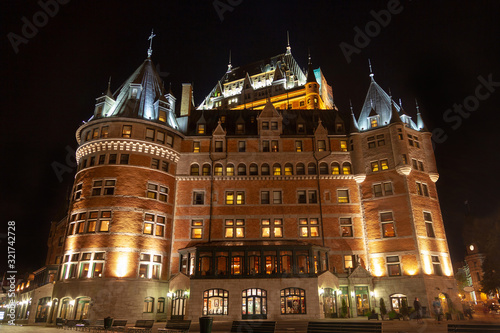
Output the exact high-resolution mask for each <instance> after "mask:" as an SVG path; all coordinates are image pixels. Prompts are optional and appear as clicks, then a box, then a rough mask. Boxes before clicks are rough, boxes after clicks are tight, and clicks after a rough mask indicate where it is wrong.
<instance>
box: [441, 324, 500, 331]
mask: <svg viewBox="0 0 500 333" xmlns="http://www.w3.org/2000/svg"><path fill="white" fill-rule="evenodd" d="M448 332H500V325H490V324H472V325H468V324H448Z"/></svg>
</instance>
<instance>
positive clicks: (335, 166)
mask: <svg viewBox="0 0 500 333" xmlns="http://www.w3.org/2000/svg"><path fill="white" fill-rule="evenodd" d="M331 167H332V175H340V165H339V164H338V163H336V162H333V163H332V165H331Z"/></svg>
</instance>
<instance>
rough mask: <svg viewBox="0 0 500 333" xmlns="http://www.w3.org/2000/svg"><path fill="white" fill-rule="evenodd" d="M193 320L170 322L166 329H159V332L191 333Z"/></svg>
mask: <svg viewBox="0 0 500 333" xmlns="http://www.w3.org/2000/svg"><path fill="white" fill-rule="evenodd" d="M189 327H191V320H169V321H167V325H166V326H165V328H158V332H165V333H185V332H189Z"/></svg>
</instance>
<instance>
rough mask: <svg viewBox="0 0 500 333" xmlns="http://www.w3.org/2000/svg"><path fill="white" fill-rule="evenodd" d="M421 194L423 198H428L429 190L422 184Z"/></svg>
mask: <svg viewBox="0 0 500 333" xmlns="http://www.w3.org/2000/svg"><path fill="white" fill-rule="evenodd" d="M422 192H423V195H424V196H426V197H428V196H429V188H428V187H427V184H422Z"/></svg>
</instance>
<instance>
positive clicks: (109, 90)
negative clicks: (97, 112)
mask: <svg viewBox="0 0 500 333" xmlns="http://www.w3.org/2000/svg"><path fill="white" fill-rule="evenodd" d="M106 96H108V97H109V98H113V93H112V92H111V76H110V77H109V81H108V90H106Z"/></svg>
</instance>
